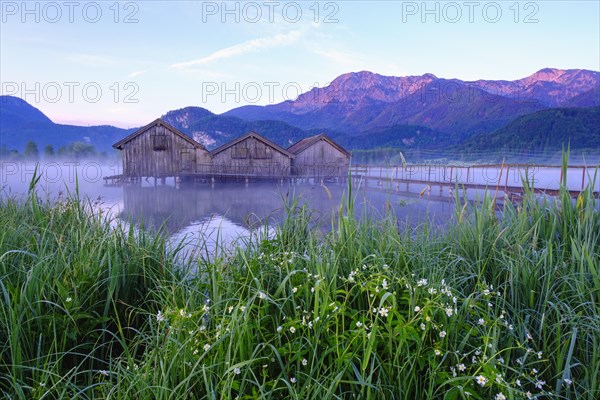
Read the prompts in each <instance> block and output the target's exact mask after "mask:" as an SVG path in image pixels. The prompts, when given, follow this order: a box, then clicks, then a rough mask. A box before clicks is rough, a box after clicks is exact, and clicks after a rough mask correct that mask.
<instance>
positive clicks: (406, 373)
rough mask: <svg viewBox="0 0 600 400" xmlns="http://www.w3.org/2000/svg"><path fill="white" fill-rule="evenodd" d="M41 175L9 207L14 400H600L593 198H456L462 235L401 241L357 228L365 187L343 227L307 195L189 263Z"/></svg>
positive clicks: (7, 329)
mask: <svg viewBox="0 0 600 400" xmlns="http://www.w3.org/2000/svg"><path fill="white" fill-rule="evenodd" d="M567 161H568V160H567V159H566V157H565V159H564V160H563V165H567V163H568V162H567ZM38 181H39V176H36V177H34V179H33V180H32V182H31V185H30V191H29V195H28V196H27V198H26V199H22V200H17V199H15V198H10V197H9V198H6V197H4V198H0V228H1V229H0V304H1V306H0V393H1V394H2V396H4V397H6V398H13V399H63V398H64V399H67V398H68V399H73V398H75V399H105V398H110V399H205V398H206V399H208V398H210V399H213V398H221V399H252V398H265V399H287V398H298V399H338V398H339V399H346V398H357V399H449V400H451V399H495V400H504V399H528V398H537V399H589V400H593V399H597V398H599V397H600V352H598V351H597V349H598V348H600V271H599V268H600V263H599V261H598V260H600V208H599V207H598V205H597V200H595V199H594V198H593V194H592V191H591V189H590V188H588V189H586V190H585V191H584V192H582V194H581V195H580V196H579V198H578V199H577V200H576V201H572V200H571V198H570V196H569V193H568V191H567V190H566V189H565V188H564V187H563V189H562V191H561V194H560V195H559V196H557V197H556V198H544V199H540V198H537V197H536V196H535V195H534V194H533V192H532V191H531V190H526V194H525V196H524V198H523V201H522V202H521V203H519V204H517V205H513V204H511V203H510V202H504V204H503V205H502V210H501V215H500V214H499V213H498V212H497V209H496V204H495V201H494V200H493V199H492V198H491V197H489V196H486V197H485V198H484V199H483V200H482V201H481V202H480V203H479V204H477V205H476V206H470V205H468V204H467V203H464V202H462V201H461V199H458V198H457V199H456V200H457V201H456V211H455V217H454V219H453V220H452V221H451V222H449V224H448V226H447V228H445V229H443V230H434V229H432V228H430V227H429V226H427V225H426V224H425V225H422V226H421V227H419V228H417V229H408V228H407V229H402V230H399V229H398V226H397V221H396V220H395V218H394V216H393V215H391V214H390V215H388V216H386V217H385V218H382V219H381V220H373V219H368V218H360V221H359V218H357V217H356V216H355V215H354V213H353V211H352V210H354V205H353V193H352V186H351V185H349V187H348V196H347V198H346V200H345V201H344V203H343V204H342V205H340V212H339V215H338V216H337V217H336V218H335V219H334V220H332V229H331V232H330V233H327V234H323V233H322V232H320V231H318V230H314V229H312V228H311V222H310V210H309V209H307V208H306V207H298V202H297V199H296V200H294V199H292V200H288V201H287V202H286V204H285V206H286V210H287V218H286V219H285V220H284V221H283V222H282V223H280V224H279V225H278V226H277V227H276V234H275V236H272V237H271V238H269V239H264V237H267V236H264V237H263V239H262V240H255V241H249V242H248V243H247V246H246V247H245V248H238V249H236V250H235V251H234V252H233V253H232V254H228V255H226V254H218V255H217V256H214V257H211V258H210V260H209V258H208V257H205V258H200V259H198V260H194V261H190V265H186V266H183V267H182V266H181V264H180V263H181V259H180V258H178V251H181V249H182V248H181V247H176V248H175V249H172V248H171V250H169V246H168V239H167V238H166V237H165V236H164V235H160V234H149V233H147V232H145V231H144V230H136V229H135V228H133V226H132V225H130V226H129V227H128V228H125V227H124V226H123V225H119V224H118V222H117V221H114V220H110V219H109V217H107V216H105V215H102V214H101V213H97V212H93V211H92V209H93V207H92V204H91V203H90V202H89V201H88V200H84V199H80V198H79V195H78V194H77V191H76V192H75V193H72V194H70V195H67V196H65V197H64V198H62V199H59V200H58V201H52V202H51V201H49V200H44V199H41V198H40V197H38V196H37V195H36V194H35V187H36V184H37V183H38ZM282 201H283V200H282ZM115 223H116V225H117V226H116V227H115ZM111 224H112V226H111ZM265 229H267V228H265ZM186 268H190V269H194V270H197V271H199V273H198V274H197V275H195V276H192V277H190V275H189V273H187V272H186Z"/></svg>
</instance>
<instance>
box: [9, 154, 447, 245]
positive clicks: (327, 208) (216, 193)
mask: <svg viewBox="0 0 600 400" xmlns="http://www.w3.org/2000/svg"><path fill="white" fill-rule="evenodd" d="M120 164H121V163H120V161H115V162H110V163H99V162H97V161H81V160H79V161H72V162H71V161H54V162H40V163H39V164H37V174H38V175H39V176H40V180H39V182H38V184H37V186H36V190H37V193H38V195H40V196H41V197H43V198H49V199H57V198H60V197H63V198H64V197H65V196H66V195H67V193H71V194H74V193H75V192H76V191H77V192H78V193H79V196H80V198H81V199H82V200H84V199H89V200H90V202H91V204H92V205H93V206H94V208H95V209H96V210H101V211H102V212H103V213H107V214H108V215H109V216H110V217H111V218H115V219H116V220H120V221H122V222H124V223H126V224H129V223H132V224H134V226H136V227H140V228H141V227H143V228H144V229H147V230H149V231H158V230H163V231H164V232H165V233H167V234H168V235H169V236H170V238H171V239H172V240H171V241H172V243H174V244H176V243H178V242H180V241H184V242H185V243H186V244H187V245H186V251H188V252H190V253H198V252H206V253H207V254H212V253H214V251H215V248H216V246H217V245H218V246H219V247H228V248H231V247H234V246H236V245H238V244H240V243H241V242H240V241H243V240H244V239H246V238H248V237H249V236H250V235H257V234H265V225H266V226H267V227H268V228H267V229H266V234H270V233H272V232H273V227H274V226H275V225H276V224H277V223H278V222H279V221H281V220H282V219H283V218H284V216H285V208H286V203H287V204H291V202H292V201H293V200H294V199H298V203H297V205H298V206H302V205H306V206H307V207H308V208H309V209H310V210H311V212H310V215H311V217H312V218H313V226H314V227H315V228H316V229H321V230H322V231H328V230H329V229H331V226H332V218H334V217H336V216H337V215H338V213H339V212H340V210H341V206H342V204H344V202H345V201H347V193H348V185H347V184H346V183H343V184H335V183H325V184H323V185H321V184H320V183H300V184H293V183H288V182H286V183H265V182H249V183H248V184H245V183H244V182H215V183H214V184H211V183H199V184H189V183H176V182H175V181H174V180H173V179H167V181H166V184H164V185H161V184H160V183H159V184H158V185H155V184H154V180H153V179H148V180H145V179H143V180H142V182H141V184H139V185H123V186H105V184H104V180H103V179H102V178H103V177H104V176H111V175H117V174H119V173H120V172H121V170H120V168H121V165H120ZM1 165H2V166H1V175H0V187H1V188H2V191H1V194H0V195H1V196H17V197H19V196H23V197H24V196H25V195H26V193H27V191H28V189H29V185H30V182H31V180H32V178H33V177H34V174H36V164H35V163H33V162H24V161H17V162H2V163H1ZM352 197H353V200H354V205H355V213H356V215H357V216H359V217H360V216H362V215H366V216H368V217H370V218H381V217H382V216H384V215H386V213H387V212H390V211H392V212H393V213H394V214H395V215H396V217H397V219H398V220H399V223H401V224H402V223H404V222H406V223H408V224H409V225H411V226H416V225H419V224H422V223H424V222H425V221H428V222H430V223H432V224H434V225H442V224H445V223H446V222H447V221H448V220H449V217H450V216H451V215H452V213H453V211H454V204H453V203H452V201H451V199H450V198H436V197H435V196H432V197H429V196H425V197H421V196H420V195H419V193H416V194H415V193H403V192H402V191H398V190H386V188H385V187H383V186H377V185H372V184H371V185H368V186H367V185H365V183H364V182H361V183H360V184H354V186H353V192H352ZM269 232H270V233H269Z"/></svg>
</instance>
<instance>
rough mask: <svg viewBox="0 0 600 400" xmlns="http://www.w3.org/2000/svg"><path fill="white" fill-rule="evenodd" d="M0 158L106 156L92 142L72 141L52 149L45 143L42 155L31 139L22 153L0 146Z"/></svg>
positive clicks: (81, 157) (44, 158)
mask: <svg viewBox="0 0 600 400" xmlns="http://www.w3.org/2000/svg"><path fill="white" fill-rule="evenodd" d="M0 158H2V159H4V160H26V161H39V160H40V159H43V160H53V159H87V158H94V159H95V158H100V159H104V158H108V155H107V154H106V152H105V151H102V152H98V151H97V150H96V148H95V147H94V145H93V144H90V143H84V142H72V143H69V144H66V145H64V146H60V147H59V148H58V150H56V151H55V150H54V146H53V145H51V144H47V145H46V146H44V150H43V155H40V151H39V148H38V145H37V143H36V142H34V141H33V140H30V141H29V142H27V143H26V144H25V148H24V149H23V153H20V152H19V151H18V150H16V149H9V148H8V147H7V146H6V145H3V146H2V147H1V148H0Z"/></svg>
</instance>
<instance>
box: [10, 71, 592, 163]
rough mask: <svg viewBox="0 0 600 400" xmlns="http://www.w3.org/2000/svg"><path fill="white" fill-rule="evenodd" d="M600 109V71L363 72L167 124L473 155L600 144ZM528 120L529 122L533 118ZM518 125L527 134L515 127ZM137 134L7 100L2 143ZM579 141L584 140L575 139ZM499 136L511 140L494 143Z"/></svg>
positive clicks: (188, 113) (200, 134)
mask: <svg viewBox="0 0 600 400" xmlns="http://www.w3.org/2000/svg"><path fill="white" fill-rule="evenodd" d="M598 106H600V72H596V71H589V70H582V69H571V70H561V69H552V68H545V69H542V70H540V71H538V72H536V73H534V74H533V75H531V76H528V77H526V78H522V79H518V80H515V81H501V80H477V81H462V80H458V79H443V78H438V77H436V76H435V75H433V74H424V75H421V76H406V77H394V76H383V75H379V74H376V73H373V72H368V71H362V72H354V73H348V74H344V75H341V76H339V77H337V78H336V79H334V80H333V81H332V82H331V83H330V84H329V85H327V86H325V87H322V88H313V89H312V90H310V91H309V92H306V93H303V94H301V95H300V96H299V97H298V98H297V99H296V100H293V101H292V100H290V101H285V102H282V103H279V104H273V105H267V106H243V107H239V108H235V109H232V110H230V111H228V112H226V113H223V114H220V115H217V114H214V113H212V112H210V111H208V110H206V109H203V108H200V107H186V108H183V109H180V110H173V111H169V112H167V113H166V114H164V115H163V116H162V118H164V119H165V120H166V121H167V122H168V123H170V124H172V125H173V126H175V127H176V128H178V129H180V130H181V131H182V132H184V133H186V134H188V135H190V136H191V137H193V138H194V139H196V140H197V141H199V142H201V143H203V144H205V145H206V146H207V147H208V148H214V147H216V146H219V145H221V144H223V143H224V142H226V141H228V140H230V139H232V138H234V137H236V136H239V135H241V134H243V133H246V132H247V131H250V130H254V131H256V132H259V133H261V134H263V135H264V136H265V137H267V138H269V139H271V140H273V141H275V142H276V143H278V144H280V145H282V146H285V147H287V146H288V145H289V144H291V143H293V142H295V141H297V140H299V139H301V138H303V137H305V136H308V135H311V134H314V133H317V132H324V133H327V134H328V135H329V136H331V137H332V138H333V139H334V140H336V141H338V142H340V144H342V145H344V146H346V147H348V148H350V149H369V148H376V147H397V148H407V149H411V148H419V149H444V148H447V147H448V146H454V148H457V149H460V148H461V146H463V144H464V146H465V147H464V150H465V151H466V150H469V151H472V150H474V149H480V147H481V146H480V145H476V144H475V143H480V144H482V145H485V144H486V143H488V144H490V146H499V145H500V143H501V142H502V143H505V139H506V135H509V133H508V132H512V133H511V134H512V135H515V137H512V138H511V143H512V145H515V146H517V147H518V146H519V145H518V143H519V142H523V143H527V142H528V141H529V140H530V139H531V140H534V139H535V140H538V141H539V137H551V140H549V141H548V143H547V144H548V146H561V145H562V144H563V143H566V142H568V141H571V143H572V147H573V145H575V146H581V147H587V148H589V147H593V148H595V147H597V146H598V144H597V143H596V142H597V140H596V139H597V138H598V137H600V127H598V126H596V127H594V121H595V120H594V118H593V117H590V115H594V113H596V112H597V110H596V108H598ZM590 107H592V108H590ZM571 108H588V111H585V112H575V113H574V114H572V116H571V117H568V118H566V117H565V115H566V114H565V112H566V111H556V110H565V109H571ZM550 110H555V111H550ZM543 111H548V113H543ZM540 113H541V114H540ZM520 117H524V118H525V117H527V118H525V121H527V122H526V123H523V120H520V119H519V118H520ZM517 121H520V122H519V123H520V124H521V125H519V126H525V127H526V129H525V128H519V129H516V128H515V125H511V124H514V123H517ZM536 121H537V122H536ZM552 121H559V122H557V123H556V124H553V123H552ZM590 123H591V124H590ZM511 126H512V127H511ZM584 126H585V128H584ZM599 126H600V125H599ZM557 127H561V129H560V130H557ZM132 131H133V130H132V129H130V130H125V129H119V128H115V127H112V126H93V127H81V126H71V125H61V124H55V123H54V122H52V121H51V120H50V119H49V118H48V117H46V116H45V115H44V114H43V113H42V112H41V111H39V110H38V109H36V108H34V107H33V106H31V105H29V104H28V103H26V102H25V101H23V100H21V99H19V98H15V97H10V96H0V139H1V140H0V142H1V144H2V145H3V146H6V147H8V148H16V149H22V148H23V147H24V145H25V143H26V142H27V141H28V140H34V141H36V142H37V143H38V145H40V146H42V145H45V144H53V145H54V146H55V147H56V146H60V145H64V144H66V143H69V142H73V141H85V142H89V143H92V144H94V145H95V146H96V147H97V148H98V149H99V150H100V151H111V148H110V145H111V144H112V143H114V142H116V141H118V140H119V139H121V138H122V137H124V136H126V135H127V134H129V133H131V132H132ZM573 135H575V136H576V137H577V140H572V139H573ZM499 137H503V138H505V139H502V140H500V139H498V140H495V139H494V138H499ZM487 139H489V140H487ZM512 145H511V146H512ZM538 148H539V146H538Z"/></svg>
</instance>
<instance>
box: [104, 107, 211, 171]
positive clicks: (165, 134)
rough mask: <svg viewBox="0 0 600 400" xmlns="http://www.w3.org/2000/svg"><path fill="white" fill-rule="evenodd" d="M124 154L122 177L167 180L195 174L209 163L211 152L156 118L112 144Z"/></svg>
mask: <svg viewBox="0 0 600 400" xmlns="http://www.w3.org/2000/svg"><path fill="white" fill-rule="evenodd" d="M113 147H114V148H115V149H118V150H121V151H122V152H123V175H122V176H123V177H124V178H126V179H127V180H133V181H135V180H138V179H139V178H141V177H154V178H166V177H170V176H178V175H181V174H194V173H197V172H199V170H201V168H200V166H202V165H206V164H210V162H211V158H210V154H209V152H208V151H207V150H206V148H205V147H204V146H203V145H201V144H200V143H198V142H196V141H195V140H193V139H192V138H190V137H189V136H187V135H185V134H183V133H182V132H180V131H179V130H177V129H176V128H174V127H172V126H171V125H169V124H167V123H166V122H165V121H163V120H162V119H160V118H159V119H156V120H154V121H153V122H151V123H149V124H148V125H146V126H144V127H142V128H140V129H138V130H137V131H135V132H134V133H132V134H131V135H129V136H127V137H125V138H123V139H122V140H120V141H118V142H117V143H115V144H114V145H113Z"/></svg>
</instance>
